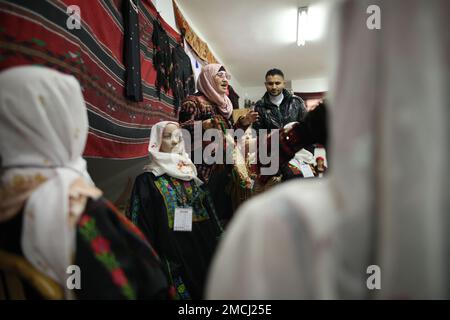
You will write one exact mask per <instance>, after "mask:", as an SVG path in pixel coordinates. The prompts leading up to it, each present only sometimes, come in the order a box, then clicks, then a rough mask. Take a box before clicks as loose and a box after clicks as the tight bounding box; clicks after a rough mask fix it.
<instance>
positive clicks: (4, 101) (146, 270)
mask: <svg viewBox="0 0 450 320" xmlns="http://www.w3.org/2000/svg"><path fill="white" fill-rule="evenodd" d="M87 133H88V119H87V110H86V106H85V104H84V99H83V95H82V92H81V88H80V85H79V84H78V81H77V80H76V79H75V78H74V77H72V76H69V75H64V74H62V73H59V72H57V71H54V70H51V69H48V68H43V67H37V66H22V67H15V68H11V69H8V70H6V71H3V72H2V73H1V74H0V135H1V140H0V154H1V176H0V250H2V252H3V254H7V255H8V257H14V258H20V257H25V259H26V261H28V263H30V264H31V265H32V267H33V268H34V269H35V270H37V271H38V272H39V273H40V274H43V275H44V276H46V277H48V278H49V279H52V280H53V281H54V282H56V283H57V284H58V285H59V286H60V287H61V288H64V290H65V295H64V298H70V299H72V298H77V299H136V298H148V299H150V298H167V297H168V296H169V286H168V284H167V282H166V281H165V277H164V274H163V272H162V269H161V265H160V261H159V259H158V257H157V256H156V254H155V253H154V251H153V249H152V248H151V246H150V245H149V244H148V242H147V240H146V239H145V237H144V236H143V234H142V233H141V232H140V231H139V230H138V229H137V228H136V227H134V226H133V224H132V223H131V222H130V221H128V220H127V219H126V218H125V217H124V216H123V215H122V214H121V213H119V212H118V211H117V209H115V208H114V206H113V205H112V204H111V203H109V202H108V201H106V200H105V199H103V198H102V192H101V191H100V190H99V189H97V188H96V187H95V186H94V184H93V182H92V180H91V179H90V177H89V174H88V172H87V171H86V162H85V160H84V159H83V158H82V156H81V155H82V152H83V150H84V147H85V143H86V138H87ZM72 265H76V266H78V267H79V270H80V272H81V278H80V283H79V284H80V285H81V288H79V289H78V288H77V287H78V286H75V288H76V289H74V290H70V289H69V288H68V286H67V283H68V281H67V280H68V277H69V276H70V275H71V274H72V273H71V272H72V271H71V272H69V273H67V272H68V270H73V269H71V268H69V267H71V266H72ZM28 293H29V294H30V296H33V292H26V293H25V294H26V295H27V294H28ZM34 293H36V292H34ZM41 293H42V292H38V294H41ZM61 298H63V297H61Z"/></svg>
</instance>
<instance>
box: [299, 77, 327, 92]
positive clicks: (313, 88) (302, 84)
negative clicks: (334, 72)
mask: <svg viewBox="0 0 450 320" xmlns="http://www.w3.org/2000/svg"><path fill="white" fill-rule="evenodd" d="M328 85H329V84H328V78H314V79H299V80H292V90H294V92H322V91H328Z"/></svg>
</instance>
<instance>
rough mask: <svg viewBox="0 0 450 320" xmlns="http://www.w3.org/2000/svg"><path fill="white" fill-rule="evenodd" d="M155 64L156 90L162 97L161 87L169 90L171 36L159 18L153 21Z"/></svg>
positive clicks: (159, 96)
mask: <svg viewBox="0 0 450 320" xmlns="http://www.w3.org/2000/svg"><path fill="white" fill-rule="evenodd" d="M152 42H153V66H154V67H155V69H156V83H155V87H156V92H157V94H158V98H159V99H161V88H164V91H165V92H167V91H169V87H170V86H169V76H170V67H171V50H170V45H169V36H168V35H167V33H166V31H165V30H164V29H163V27H162V26H161V24H160V23H159V21H158V20H154V21H153V34H152Z"/></svg>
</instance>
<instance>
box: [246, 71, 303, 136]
mask: <svg viewBox="0 0 450 320" xmlns="http://www.w3.org/2000/svg"><path fill="white" fill-rule="evenodd" d="M264 84H265V86H266V89H267V92H266V93H265V94H264V96H263V97H262V98H261V100H259V101H258V102H257V103H256V105H255V111H256V112H258V113H259V121H257V122H255V123H253V129H255V130H256V131H257V132H258V130H259V129H281V128H283V127H284V126H285V125H286V124H288V123H290V122H294V121H297V122H300V121H302V120H303V118H304V117H305V115H306V112H307V111H306V108H305V103H304V102H303V100H302V99H301V98H300V97H297V96H295V95H292V94H290V93H289V92H288V91H287V90H286V89H284V86H285V84H286V81H285V80H284V74H283V72H282V71H281V70H279V69H270V70H269V71H267V73H266V81H265V83H264Z"/></svg>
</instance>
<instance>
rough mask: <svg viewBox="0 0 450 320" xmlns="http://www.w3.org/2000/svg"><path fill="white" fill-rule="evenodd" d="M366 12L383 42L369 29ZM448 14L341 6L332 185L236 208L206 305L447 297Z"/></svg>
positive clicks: (293, 188) (434, 4) (407, 5)
mask: <svg viewBox="0 0 450 320" xmlns="http://www.w3.org/2000/svg"><path fill="white" fill-rule="evenodd" d="M373 4H375V5H378V6H379V7H380V9H381V13H382V20H381V29H380V30H370V29H368V28H367V27H366V20H367V17H368V15H367V13H366V9H367V8H368V6H369V5H373ZM449 11H450V5H449V3H448V1H445V0H441V1H426V2H425V1H418V0H414V1H410V0H408V1H400V0H399V1H372V0H371V1H359V0H358V1H343V3H342V5H341V7H340V8H339V10H336V12H339V13H340V15H339V17H340V19H339V27H340V37H339V38H338V39H339V42H338V43H339V45H338V50H337V60H336V66H337V70H336V77H335V80H334V86H333V90H332V94H331V97H330V112H331V117H330V119H331V127H332V130H331V153H330V155H331V157H330V160H329V161H330V162H331V163H332V164H331V168H332V169H331V171H330V175H329V176H328V177H327V178H325V179H321V180H319V181H294V182H290V183H287V184H286V185H283V186H281V187H280V188H278V189H275V190H273V191H272V192H270V193H267V194H265V195H264V197H258V198H256V199H254V200H251V201H250V202H248V203H247V204H245V205H244V206H243V207H242V208H241V210H240V212H238V213H237V218H236V220H234V221H233V222H232V224H231V225H230V227H229V229H228V231H227V234H226V237H225V239H224V241H223V242H222V243H221V245H220V247H219V250H218V254H217V256H216V258H215V261H214V263H213V267H212V272H211V274H210V277H209V285H208V297H209V298H212V299H329V298H356V299H364V298H383V299H396V298H407V299H408V298H409V299H421V298H425V299H433V298H434V299H436V298H438V299H443V298H448V297H449V288H450V282H449V279H448V275H447V273H448V269H449V250H448V243H449V238H448V235H449V234H450V232H449V231H450V230H449V228H450V225H449V216H448V213H449V211H450V204H449V200H448V199H449V197H448V190H449V181H450V177H449V171H448V163H447V162H448V159H449V155H450V154H449V151H450V148H449V143H448V137H449V132H448V130H449V120H450V118H449V110H448V105H449V100H450V99H449V91H448V85H449V78H448V76H449V60H448V57H449V56H450V51H449V50H450V46H449V40H448V39H449V38H448V35H447V31H448V30H449V28H450V25H449V20H448V17H447V16H446V13H448V12H449ZM273 203H276V204H277V206H273ZM374 266H375V267H374ZM378 268H379V269H378ZM374 270H376V271H374ZM378 271H379V273H378ZM376 273H377V274H378V276H377V275H375V274H376ZM371 275H375V277H379V281H377V280H375V278H372V280H371V279H369V277H370V276H371ZM377 282H378V283H377Z"/></svg>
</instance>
